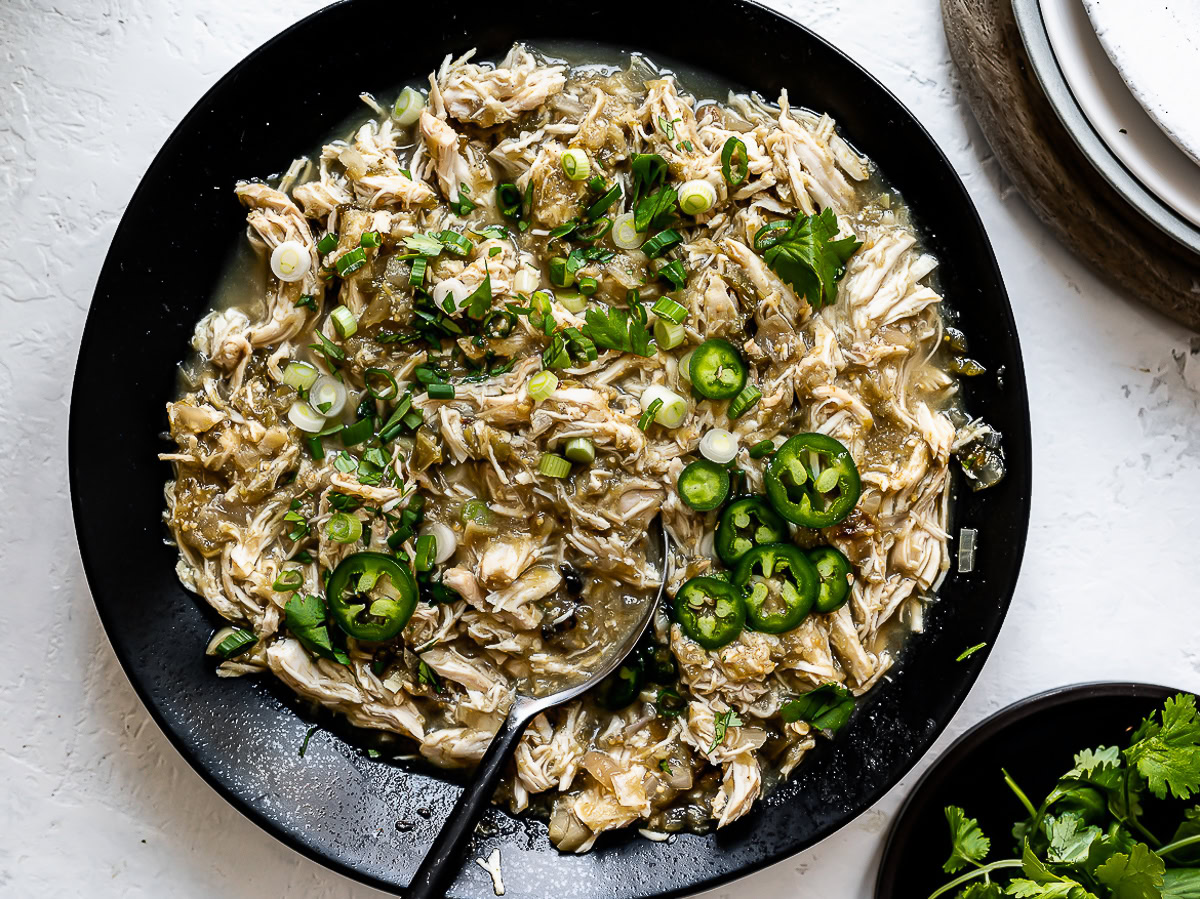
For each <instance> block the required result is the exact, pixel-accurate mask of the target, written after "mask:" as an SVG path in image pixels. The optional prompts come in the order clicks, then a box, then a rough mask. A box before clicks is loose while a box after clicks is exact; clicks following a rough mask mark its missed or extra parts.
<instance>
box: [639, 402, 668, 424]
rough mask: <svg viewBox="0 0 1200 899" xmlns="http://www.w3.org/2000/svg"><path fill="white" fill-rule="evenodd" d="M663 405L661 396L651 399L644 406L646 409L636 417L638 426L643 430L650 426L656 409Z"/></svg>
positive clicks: (656, 412)
mask: <svg viewBox="0 0 1200 899" xmlns="http://www.w3.org/2000/svg"><path fill="white" fill-rule="evenodd" d="M662 407H663V401H662V398H661V397H660V398H656V399H654V400H651V402H650V405H649V406H647V407H646V411H645V412H643V413H642V417H641V418H639V419H638V427H639V428H641V429H642V430H643V431H644V430H646V428H648V427H650V424H651V423H652V422H653V421H654V417H655V416H656V415H658V410H659V409H661V408H662Z"/></svg>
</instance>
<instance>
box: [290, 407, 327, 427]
mask: <svg viewBox="0 0 1200 899" xmlns="http://www.w3.org/2000/svg"><path fill="white" fill-rule="evenodd" d="M288 421H290V422H291V423H292V424H294V425H295V426H296V427H298V428H299V429H300V430H301V431H304V432H306V433H309V434H315V433H317V432H318V431H320V430H321V429H322V428H324V427H325V416H323V415H321V414H320V413H318V412H317V411H316V410H315V409H313V407H312V406H310V405H309V404H308V403H306V402H304V401H303V400H296V402H294V403H292V405H291V406H290V407H289V408H288Z"/></svg>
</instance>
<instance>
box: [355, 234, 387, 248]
mask: <svg viewBox="0 0 1200 899" xmlns="http://www.w3.org/2000/svg"><path fill="white" fill-rule="evenodd" d="M381 243H383V235H382V234H380V233H379V232H378V231H364V232H363V233H362V237H360V238H359V239H358V245H359V246H360V247H377V246H379V245H380V244H381Z"/></svg>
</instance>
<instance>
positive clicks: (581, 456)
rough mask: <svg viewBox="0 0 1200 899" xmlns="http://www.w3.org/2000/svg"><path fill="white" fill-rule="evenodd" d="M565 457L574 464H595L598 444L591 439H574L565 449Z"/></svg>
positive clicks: (569, 441)
mask: <svg viewBox="0 0 1200 899" xmlns="http://www.w3.org/2000/svg"><path fill="white" fill-rule="evenodd" d="M563 455H564V456H566V457H567V458H568V459H570V460H571V461H572V462H584V463H587V462H594V461H595V460H596V444H594V443H592V440H591V438H590V437H572V438H571V439H570V440H568V441H567V444H566V446H564V447H563Z"/></svg>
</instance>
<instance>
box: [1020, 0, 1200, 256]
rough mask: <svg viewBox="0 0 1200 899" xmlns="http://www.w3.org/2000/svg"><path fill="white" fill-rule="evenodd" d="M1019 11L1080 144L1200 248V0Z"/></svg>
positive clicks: (1040, 0)
mask: <svg viewBox="0 0 1200 899" xmlns="http://www.w3.org/2000/svg"><path fill="white" fill-rule="evenodd" d="M1013 12H1014V14H1015V16H1016V20H1017V26H1018V28H1019V29H1020V31H1021V38H1022V40H1023V41H1024V42H1025V48H1026V52H1027V53H1028V54H1029V58H1030V62H1031V63H1032V64H1033V68H1034V71H1035V73H1036V75H1037V77H1038V80H1039V81H1040V82H1041V85H1042V88H1043V89H1044V90H1045V91H1046V95H1047V97H1048V98H1049V100H1050V103H1051V105H1052V106H1053V107H1054V110H1055V112H1056V113H1057V114H1058V117H1059V118H1060V119H1061V120H1062V122H1063V125H1064V126H1065V127H1066V129H1067V131H1068V132H1070V134H1071V136H1072V138H1074V140H1075V143H1076V144H1078V146H1079V148H1080V150H1082V151H1083V153H1084V155H1085V156H1087V158H1088V159H1089V160H1090V161H1091V163H1092V165H1094V166H1095V167H1096V169H1097V171H1099V172H1100V174H1101V175H1103V176H1104V178H1105V179H1106V180H1107V181H1108V182H1109V183H1110V184H1111V185H1112V186H1113V188H1114V189H1115V190H1116V191H1117V192H1118V193H1119V194H1121V195H1122V196H1123V197H1124V198H1125V199H1126V200H1127V201H1128V202H1129V203H1130V204H1131V205H1132V206H1133V207H1134V208H1135V209H1137V210H1138V211H1139V212H1140V213H1141V214H1142V215H1143V216H1145V217H1146V218H1147V219H1148V220H1150V221H1151V222H1153V223H1154V224H1155V225H1156V226H1157V227H1159V228H1161V229H1162V230H1163V231H1165V232H1166V233H1167V234H1170V235H1171V236H1172V237H1174V238H1175V239H1176V240H1178V241H1179V242H1180V243H1181V244H1183V245H1184V246H1186V247H1189V248H1190V249H1191V250H1193V251H1194V252H1196V253H1200V89H1198V86H1200V0H1155V2H1154V3H1150V2H1146V0H1013Z"/></svg>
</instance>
